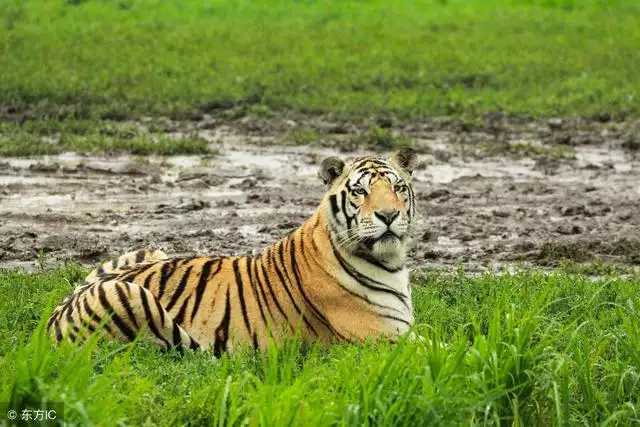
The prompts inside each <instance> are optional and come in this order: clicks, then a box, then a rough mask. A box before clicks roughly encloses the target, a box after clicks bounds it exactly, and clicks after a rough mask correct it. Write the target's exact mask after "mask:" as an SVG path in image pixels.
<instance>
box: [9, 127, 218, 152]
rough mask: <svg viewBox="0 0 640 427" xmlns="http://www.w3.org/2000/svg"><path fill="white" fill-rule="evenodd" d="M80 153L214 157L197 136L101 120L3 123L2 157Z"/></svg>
mask: <svg viewBox="0 0 640 427" xmlns="http://www.w3.org/2000/svg"><path fill="white" fill-rule="evenodd" d="M68 151H75V152H78V153H131V154H136V155H149V154H157V155H175V154H215V150H212V149H211V147H210V144H209V143H208V142H207V141H206V140H204V139H202V138H200V137H198V136H191V135H186V136H180V137H171V136H167V135H165V134H163V133H161V132H146V131H143V130H142V129H141V128H138V127H135V126H134V125H132V124H121V123H114V122H109V121H101V120H62V121H57V120H33V121H27V122H25V123H24V124H23V125H17V124H12V123H8V122H0V156H36V155H47V154H59V153H63V152H68Z"/></svg>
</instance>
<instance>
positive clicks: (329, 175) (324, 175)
mask: <svg viewBox="0 0 640 427" xmlns="http://www.w3.org/2000/svg"><path fill="white" fill-rule="evenodd" d="M343 170H344V162H343V161H342V159H340V158H338V157H327V158H326V159H324V160H323V161H322V163H321V164H320V170H319V171H318V176H319V177H320V179H321V180H322V182H324V183H325V185H331V184H332V183H333V181H335V180H336V178H337V177H339V176H340V175H342V171H343Z"/></svg>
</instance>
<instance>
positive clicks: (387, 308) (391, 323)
mask: <svg viewBox="0 0 640 427" xmlns="http://www.w3.org/2000/svg"><path fill="white" fill-rule="evenodd" d="M346 260H347V261H348V262H349V264H350V265H351V266H352V267H353V268H354V269H355V270H356V271H357V272H358V273H359V274H361V275H362V276H363V277H366V278H368V279H371V282H368V281H363V283H360V282H359V281H358V280H356V278H354V277H353V276H352V275H351V274H349V273H348V272H346V271H344V270H342V269H341V270H340V274H339V275H338V280H340V282H341V284H342V286H344V287H345V288H347V289H348V290H349V291H351V292H352V293H354V294H357V295H360V296H361V297H363V298H364V299H366V300H367V301H368V302H369V306H370V307H371V308H372V309H373V310H375V311H376V312H377V313H378V314H380V315H382V317H383V318H384V320H385V322H387V323H388V325H387V326H388V331H387V332H392V333H396V334H403V333H405V332H407V331H408V330H409V328H410V325H412V324H413V305H412V302H411V289H410V287H409V272H408V271H407V269H406V268H403V269H402V270H400V271H397V272H389V271H386V270H384V269H382V268H379V267H377V266H375V265H373V264H370V263H368V262H367V261H364V260H361V259H359V258H356V257H348V258H347V259H346ZM374 281H375V282H374ZM373 287H375V288H378V290H376V289H372V288H373Z"/></svg>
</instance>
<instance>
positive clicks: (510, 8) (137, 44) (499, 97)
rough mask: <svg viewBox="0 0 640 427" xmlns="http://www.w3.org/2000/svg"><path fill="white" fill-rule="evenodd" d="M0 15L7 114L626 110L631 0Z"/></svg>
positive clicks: (111, 7) (90, 8)
mask: <svg viewBox="0 0 640 427" xmlns="http://www.w3.org/2000/svg"><path fill="white" fill-rule="evenodd" d="M0 17H2V19H0V67H1V68H2V73H0V99H2V104H3V106H4V110H5V111H4V113H3V114H4V115H5V116H9V117H13V116H15V114H22V113H21V112H25V111H27V112H29V114H31V115H35V117H72V118H76V119H78V118H86V117H90V116H92V115H93V114H98V115H100V116H101V117H102V118H106V119H121V118H124V117H130V116H132V115H141V114H169V115H172V116H174V117H197V116H198V114H200V112H202V111H214V110H218V109H223V110H231V111H238V110H237V109H238V108H240V109H241V110H243V111H245V112H246V111H247V110H246V106H256V108H255V109H254V110H255V113H256V114H258V115H263V116H269V115H270V114H271V111H282V110H294V111H298V112H303V113H314V112H328V113H337V114H342V115H346V116H351V117H354V116H355V117H363V116H366V115H370V114H378V113H380V112H390V113H392V114H395V115H397V116H398V117H405V118H406V117H415V116H420V115H425V114H439V115H441V114H451V115H465V116H472V117H473V116H476V117H477V116H479V115H480V114H482V113H483V112H487V111H505V112H507V113H514V114H525V115H545V116H551V115H583V116H591V115H608V116H614V117H616V116H624V115H627V114H631V115H634V114H638V113H639V112H640V93H639V89H638V88H640V54H639V53H638V52H639V51H638V46H639V45H640V26H638V25H637V22H638V19H639V18H640V5H639V3H638V2H637V1H635V0H610V1H605V0H469V1H463V0H425V1H423V2H414V1H409V0H399V1H394V2H391V1H381V0H377V1H370V2H362V1H355V0H348V1H337V0H329V1H322V2H320V1H294V0H285V1H275V0H270V1H264V2H249V1H246V0H234V1H227V0H224V1H223V0H209V1H194V0H193V1H171V2H165V1H159V0H136V1H133V0H118V1H98V0H96V1H88V0H86V1H83V0H74V1H63V0H59V1H55V2H51V1H45V0H29V1H18V0H9V1H5V2H2V4H1V5H0ZM232 114H235V113H232Z"/></svg>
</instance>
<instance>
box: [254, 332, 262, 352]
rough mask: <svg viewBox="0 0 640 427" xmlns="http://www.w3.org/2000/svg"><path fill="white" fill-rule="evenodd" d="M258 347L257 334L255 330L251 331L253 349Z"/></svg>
mask: <svg viewBox="0 0 640 427" xmlns="http://www.w3.org/2000/svg"><path fill="white" fill-rule="evenodd" d="M258 348H260V347H258V335H256V332H255V331H253V349H254V350H257V349H258Z"/></svg>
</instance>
